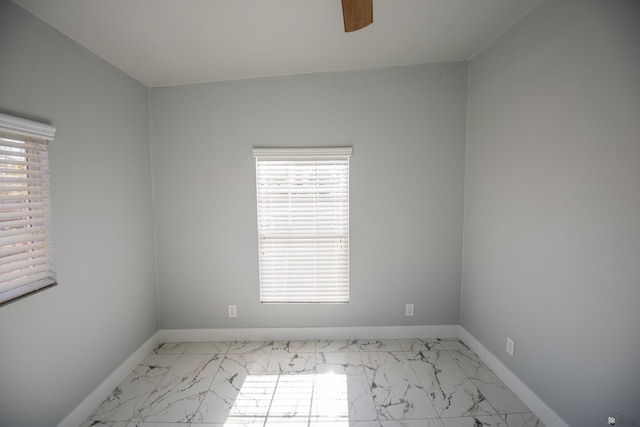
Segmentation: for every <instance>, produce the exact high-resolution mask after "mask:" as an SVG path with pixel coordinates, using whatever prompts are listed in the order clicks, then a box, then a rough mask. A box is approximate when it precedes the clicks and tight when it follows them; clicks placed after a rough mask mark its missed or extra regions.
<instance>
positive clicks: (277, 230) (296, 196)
mask: <svg viewBox="0 0 640 427" xmlns="http://www.w3.org/2000/svg"><path fill="white" fill-rule="evenodd" d="M253 154H254V156H255V158H256V188H257V199H258V200H257V202H258V250H259V256H258V259H259V267H260V301H261V302H263V303H344V302H349V157H350V155H351V148H350V147H340V148H289V149H287V148H255V149H254V151H253Z"/></svg>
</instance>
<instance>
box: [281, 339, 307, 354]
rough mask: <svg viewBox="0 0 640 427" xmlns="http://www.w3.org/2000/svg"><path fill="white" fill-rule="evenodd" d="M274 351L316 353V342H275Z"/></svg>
mask: <svg viewBox="0 0 640 427" xmlns="http://www.w3.org/2000/svg"><path fill="white" fill-rule="evenodd" d="M273 350H274V351H275V350H278V351H286V352H288V353H315V351H316V342H315V341H275V342H274V343H273Z"/></svg>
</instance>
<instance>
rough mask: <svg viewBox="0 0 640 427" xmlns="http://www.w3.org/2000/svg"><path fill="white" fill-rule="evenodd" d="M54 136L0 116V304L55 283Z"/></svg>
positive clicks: (48, 128)
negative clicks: (50, 151)
mask: <svg viewBox="0 0 640 427" xmlns="http://www.w3.org/2000/svg"><path fill="white" fill-rule="evenodd" d="M54 133H55V128H53V127H51V126H47V125H44V124H41V123H36V122H32V121H29V120H24V119H19V118H17V117H12V116H8V115H6V114H0V304H4V303H6V302H8V301H11V300H14V299H16V298H19V297H22V296H25V295H27V294H30V293H32V292H36V291H38V290H40V289H43V288H46V287H48V286H51V285H54V284H55V283H56V278H55V272H54V266H53V251H52V244H51V241H52V239H51V209H50V202H49V160H48V154H47V143H48V142H49V141H51V140H52V139H53V136H54Z"/></svg>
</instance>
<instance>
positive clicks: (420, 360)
mask: <svg viewBox="0 0 640 427" xmlns="http://www.w3.org/2000/svg"><path fill="white" fill-rule="evenodd" d="M407 357H408V358H409V362H410V364H411V366H412V367H413V369H414V371H415V372H416V375H417V376H418V378H419V379H420V381H421V382H422V385H424V387H425V390H426V391H427V393H429V395H430V396H431V398H432V400H433V404H434V406H435V407H436V409H437V411H438V412H439V414H440V416H441V417H463V416H471V415H473V416H475V415H492V414H495V413H496V411H495V410H494V409H493V408H492V407H491V405H490V404H489V402H487V400H486V399H485V397H484V395H483V394H482V393H481V392H480V391H479V390H478V389H477V388H476V386H475V385H474V383H473V382H472V381H471V380H470V379H469V378H467V376H466V375H465V373H464V372H463V371H462V369H460V367H459V366H458V364H457V363H456V362H455V360H454V359H453V358H452V357H451V356H450V355H449V353H448V352H446V351H426V352H422V351H421V352H417V353H407Z"/></svg>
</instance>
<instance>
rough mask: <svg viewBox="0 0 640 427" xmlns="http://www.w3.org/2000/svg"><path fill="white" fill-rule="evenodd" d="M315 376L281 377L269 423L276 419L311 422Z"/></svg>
mask: <svg viewBox="0 0 640 427" xmlns="http://www.w3.org/2000/svg"><path fill="white" fill-rule="evenodd" d="M314 385H315V375H298V374H296V375H279V376H278V383H277V385H276V389H275V392H274V393H273V398H272V400H271V405H270V407H269V414H268V418H267V422H269V421H270V420H271V421H272V422H273V421H274V420H275V419H278V420H280V421H286V420H287V419H289V420H291V421H294V420H295V419H298V418H301V417H302V418H303V419H304V421H305V422H307V423H308V422H309V417H310V415H311V404H312V401H313V390H314Z"/></svg>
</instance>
